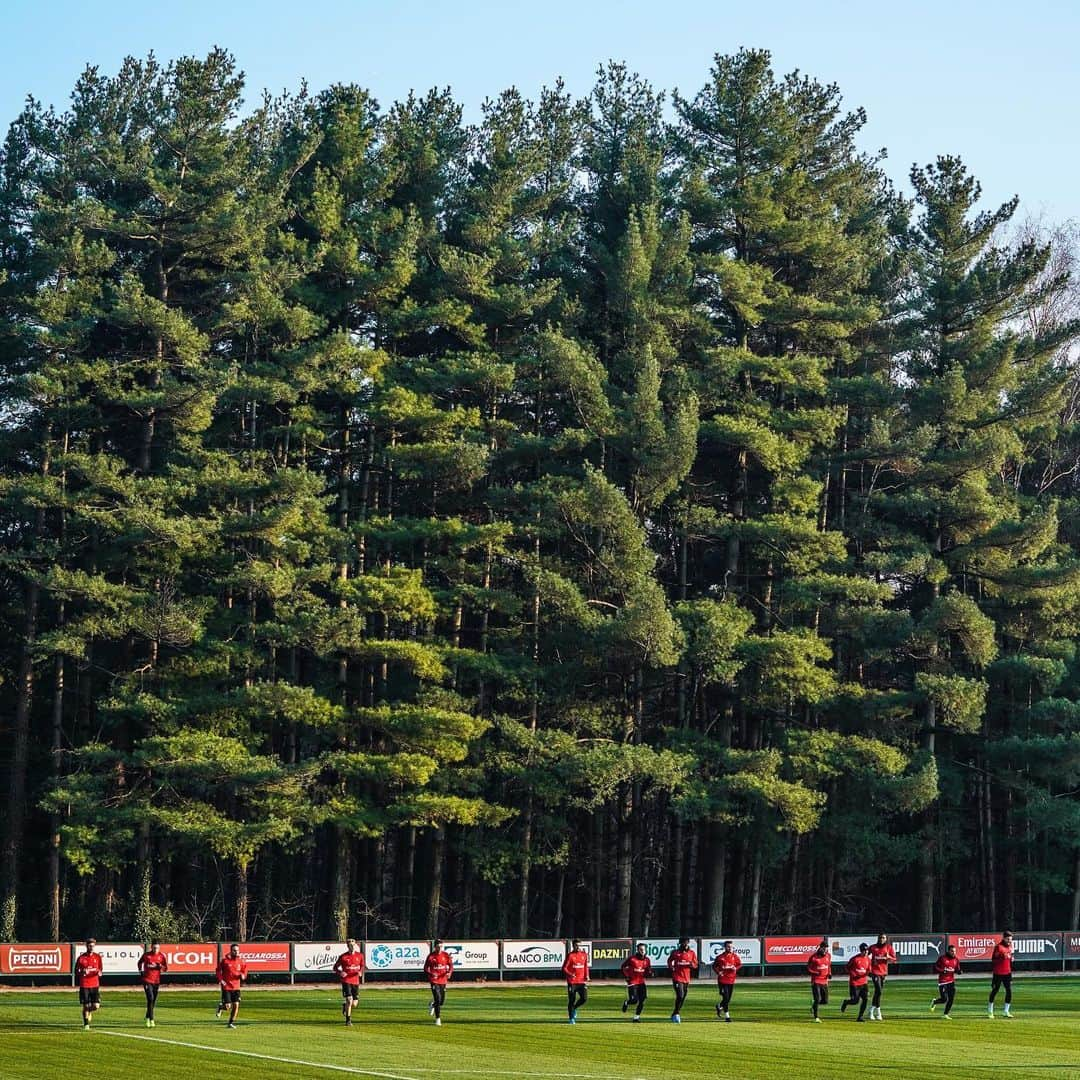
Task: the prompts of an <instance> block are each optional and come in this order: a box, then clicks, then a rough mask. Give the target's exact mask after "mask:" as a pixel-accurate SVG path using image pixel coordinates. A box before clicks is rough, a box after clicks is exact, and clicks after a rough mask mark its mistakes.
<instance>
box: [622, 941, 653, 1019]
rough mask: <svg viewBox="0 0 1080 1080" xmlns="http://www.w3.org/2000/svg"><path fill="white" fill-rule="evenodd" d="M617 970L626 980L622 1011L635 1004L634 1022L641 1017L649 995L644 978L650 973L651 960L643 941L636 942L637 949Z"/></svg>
mask: <svg viewBox="0 0 1080 1080" xmlns="http://www.w3.org/2000/svg"><path fill="white" fill-rule="evenodd" d="M619 970H620V971H621V972H622V975H623V978H624V979H625V980H626V1000H625V1001H623V1003H622V1011H623V1012H626V1010H627V1009H629V1008H630V1006H631V1005H635V1006H636V1008H635V1010H634V1022H635V1023H637V1022H638V1021H639V1020H640V1019H641V1010H642V1009H644V1008H645V999H646V998H647V997H648V996H649V988H648V987H647V986H646V985H645V980H646V979H647V978H649V976H650V975H652V961H651V960H650V959H649V957H648V951H647V949H646V947H645V942H644V941H639V942H638V947H637V951H636V952H634V953H633V954H632V955H630V956H628V957H627V958H626V959H625V960H624V961H623V962H622V966H621V967H620V968H619Z"/></svg>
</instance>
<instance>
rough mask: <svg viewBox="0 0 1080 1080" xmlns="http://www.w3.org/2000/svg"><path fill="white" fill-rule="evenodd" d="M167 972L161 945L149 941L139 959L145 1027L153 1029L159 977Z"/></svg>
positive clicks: (159, 984) (167, 965) (159, 985)
mask: <svg viewBox="0 0 1080 1080" xmlns="http://www.w3.org/2000/svg"><path fill="white" fill-rule="evenodd" d="M168 970H169V962H168V960H166V959H165V954H164V953H163V952H162V951H161V945H160V944H159V943H158V942H156V941H151V942H150V944H149V945H145V946H143V954H142V956H140V957H139V974H140V975H141V976H142V988H143V993H144V994H145V995H146V1026H147V1027H148V1028H152V1027H154V1006H155V1005H157V996H158V991H159V990H160V989H161V976H162V975H164V974H165V972H166V971H168Z"/></svg>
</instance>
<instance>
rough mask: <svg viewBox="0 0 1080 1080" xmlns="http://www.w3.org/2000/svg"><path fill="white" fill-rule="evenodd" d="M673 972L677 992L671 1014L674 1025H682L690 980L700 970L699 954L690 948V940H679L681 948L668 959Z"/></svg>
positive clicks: (670, 969) (672, 976) (672, 982)
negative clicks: (684, 1003) (683, 1008)
mask: <svg viewBox="0 0 1080 1080" xmlns="http://www.w3.org/2000/svg"><path fill="white" fill-rule="evenodd" d="M667 966H668V971H670V972H671V986H672V989H673V990H674V991H675V1007H674V1010H673V1011H672V1013H671V1022H672V1023H673V1024H681V1023H682V1015H681V1013H682V1007H683V1002H684V1001H685V1000H686V995H687V994H688V993H689V991H690V978H691V976H692V975H693V974H694V972H695V971H697V969H698V958H697V953H696V952H694V950H693V949H691V948H690V939H689V938H679V946H678V948H677V949H675V950H674V951H673V952H672V953H671V955H670V956H668V958H667Z"/></svg>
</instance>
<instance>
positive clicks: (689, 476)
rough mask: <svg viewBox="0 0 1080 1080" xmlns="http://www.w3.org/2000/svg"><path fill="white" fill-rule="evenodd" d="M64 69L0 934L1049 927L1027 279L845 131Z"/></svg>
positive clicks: (711, 80)
mask: <svg viewBox="0 0 1080 1080" xmlns="http://www.w3.org/2000/svg"><path fill="white" fill-rule="evenodd" d="M241 94H242V77H241V76H240V74H239V73H238V72H237V70H236V68H235V65H234V62H233V60H232V58H231V57H230V56H229V55H228V54H226V53H225V52H222V51H215V52H213V53H211V54H210V55H209V56H207V57H206V58H205V59H202V60H200V59H183V60H180V61H177V62H175V63H173V64H169V65H167V66H164V65H161V64H159V63H158V62H157V61H155V60H153V59H148V60H145V61H138V60H128V61H126V62H125V63H124V65H123V67H122V69H121V70H120V72H119V73H118V74H117V75H116V76H115V77H106V76H105V75H103V74H101V73H100V72H99V71H98V70H97V69H95V68H90V69H88V70H87V71H86V73H85V74H84V75H83V76H82V78H81V79H80V80H79V81H78V83H77V85H76V87H75V90H74V93H73V95H72V98H71V103H70V106H69V107H68V108H67V109H66V111H63V112H55V111H53V110H51V109H48V108H44V107H42V106H41V105H39V104H37V103H34V102H30V103H29V104H28V106H27V108H26V109H25V111H24V112H23V113H22V115H21V116H20V117H19V118H18V119H17V120H16V121H15V123H14V124H13V125H12V127H11V129H10V132H9V134H8V137H7V140H6V142H5V144H4V147H3V152H2V159H0V170H2V173H0V266H2V275H3V279H2V282H0V441H2V446H0V468H2V473H0V530H2V531H0V537H2V548H0V671H2V676H3V682H2V685H0V705H2V709H0V724H2V741H0V753H2V758H0V769H2V775H3V778H4V781H5V784H6V810H5V815H4V821H3V826H2V834H3V844H4V846H3V849H2V851H0V890H2V891H0V900H2V905H3V906H2V910H0V939H12V938H14V937H21V938H23V939H28V938H32V937H44V938H58V937H64V936H67V937H71V936H75V937H78V936H79V935H81V934H82V933H84V932H88V931H90V930H94V931H95V932H96V933H97V934H98V935H100V936H102V937H105V936H120V937H131V936H135V937H141V936H144V935H145V934H146V933H148V932H156V933H158V934H161V935H162V936H163V937H165V939H166V940H167V939H168V938H169V937H174V938H181V937H185V936H188V935H193V934H204V935H206V936H208V937H216V936H221V935H224V936H235V937H239V938H246V937H249V936H255V937H258V936H264V935H275V936H276V935H284V934H291V935H296V936H323V935H331V936H336V937H343V936H345V934H346V932H347V931H350V932H353V933H364V934H367V935H370V936H373V937H374V936H380V935H397V934H401V935H414V934H420V933H424V932H434V931H439V932H442V933H446V934H455V935H458V934H459V935H477V934H499V935H514V934H519V935H525V934H532V933H538V934H540V933H542V934H545V935H549V934H550V935H556V936H558V935H561V934H566V933H574V932H576V933H582V934H599V933H606V934H625V933H627V932H630V931H633V932H637V933H650V932H651V933H666V932H675V931H681V930H683V929H690V928H694V929H695V930H701V932H710V933H711V932H718V931H720V930H723V932H731V933H760V932H765V931H792V930H809V929H813V930H815V931H816V930H818V929H820V928H822V927H828V928H834V929H839V928H843V927H848V926H851V927H854V926H859V927H863V926H869V925H872V926H874V927H878V926H885V927H887V928H893V927H896V928H900V927H904V928H908V929H930V928H932V927H940V926H943V925H945V924H949V925H960V924H964V925H974V924H980V925H986V926H988V927H996V926H999V925H1002V924H1005V923H1008V924H1011V925H1013V926H1016V927H1021V928H1023V927H1029V928H1030V927H1046V926H1051V925H1053V926H1058V927H1060V926H1062V925H1063V924H1066V925H1068V926H1070V927H1074V928H1075V927H1078V926H1080V799H1078V797H1077V789H1078V788H1080V656H1078V655H1077V642H1078V640H1080V558H1078V551H1077V546H1078V544H1080V501H1078V495H1080V486H1078V478H1077V468H1078V464H1080V427H1078V402H1080V395H1078V384H1077V382H1076V380H1075V369H1074V365H1073V363H1072V360H1073V359H1074V357H1072V356H1071V354H1070V349H1071V347H1072V346H1071V343H1072V342H1073V341H1074V340H1075V338H1076V335H1077V332H1078V326H1077V323H1076V322H1075V321H1074V316H1075V314H1076V293H1075V290H1074V289H1073V286H1072V285H1071V284H1070V282H1069V278H1068V274H1067V272H1066V271H1067V268H1068V267H1067V264H1068V262H1069V259H1070V252H1069V250H1068V248H1067V247H1061V246H1057V247H1056V246H1055V245H1054V243H1052V242H1048V241H1046V240H1044V239H1042V238H1040V236H1039V234H1038V230H1027V234H1024V232H1023V231H1022V230H1021V231H1017V229H1016V228H1015V227H1014V226H1011V225H1010V219H1011V218H1012V217H1013V215H1014V212H1015V210H1016V205H1017V204H1016V203H1015V202H1009V203H1007V204H1006V205H1004V206H1002V207H1000V208H998V209H990V210H985V209H980V208H979V207H978V205H977V204H978V200H979V186H978V184H977V183H976V181H975V180H974V179H973V178H972V177H971V176H970V175H969V174H968V172H967V171H966V169H965V167H964V166H963V164H962V163H961V162H960V161H959V160H957V159H956V158H953V157H942V158H939V159H938V160H937V161H936V162H935V163H934V164H932V165H929V166H927V167H924V168H916V169H914V170H913V171H912V174H911V180H912V185H913V189H914V199H913V201H908V200H906V199H905V198H903V197H902V196H901V195H900V194H898V193H897V192H896V191H895V190H893V188H892V187H891V186H890V185H889V183H888V182H887V180H886V178H885V176H884V173H883V171H882V167H881V161H880V159H879V158H878V157H875V156H873V155H867V154H866V153H864V152H861V151H860V150H859V148H858V140H859V138H860V132H861V129H862V128H863V126H864V124H865V117H864V115H863V113H862V112H861V111H855V112H845V111H844V109H843V106H842V103H841V98H840V94H839V91H838V89H837V88H836V87H835V86H831V85H823V84H821V83H819V82H817V81H815V80H813V79H810V78H807V77H805V76H803V75H800V74H793V75H790V76H787V77H783V78H780V77H778V76H776V75H774V73H773V71H772V70H771V67H770V60H769V56H768V54H767V53H764V52H760V51H741V52H739V53H738V54H736V55H732V56H718V57H717V58H716V62H715V65H714V67H713V69H712V71H711V72H710V73H709V76H708V79H707V81H706V82H705V85H704V86H703V87H702V89H701V90H700V92H698V93H697V94H696V95H695V96H693V97H689V98H683V97H680V96H679V95H674V96H673V97H672V98H671V100H670V101H669V102H665V100H664V99H663V96H662V95H660V94H659V93H657V92H656V91H654V90H653V89H652V88H651V87H650V86H649V85H648V84H647V83H646V82H644V81H643V80H642V79H640V78H639V77H638V76H636V75H634V74H632V73H631V72H629V71H628V70H627V69H626V68H625V67H623V66H620V65H618V64H612V65H609V66H606V67H604V68H603V69H601V71H600V72H599V76H598V81H597V83H596V87H595V89H594V90H593V92H592V94H591V95H590V97H589V98H588V99H587V100H585V101H576V100H574V99H573V98H572V97H571V96H570V95H569V94H568V93H566V92H565V90H564V88H563V87H562V86H561V85H560V84H556V85H555V86H554V87H553V88H552V89H550V90H546V91H544V92H543V93H542V94H541V95H540V96H539V100H537V101H528V100H525V99H524V98H523V97H522V96H521V95H520V94H519V93H517V92H516V91H513V90H511V91H507V92H505V93H503V94H501V95H500V96H498V97H496V98H494V99H492V100H490V101H488V102H487V103H486V104H485V106H484V109H483V116H482V120H481V121H480V122H479V123H477V124H475V125H466V124H465V123H464V122H463V120H462V112H461V108H460V106H459V105H458V104H457V103H455V101H454V100H453V98H452V97H451V95H450V94H449V93H448V92H435V91H433V92H431V93H428V94H426V95H424V96H410V97H409V98H408V100H406V101H403V102H400V103H397V104H394V105H393V106H391V107H390V108H388V109H383V108H380V107H379V105H378V104H377V103H376V102H375V101H374V100H373V99H372V97H371V96H370V95H369V94H368V93H367V92H366V91H365V90H363V89H360V88H358V87H356V86H334V87H332V88H331V89H329V90H327V91H326V92H324V93H322V94H319V95H317V96H309V95H307V94H305V93H301V94H299V95H297V96H289V97H284V98H281V99H265V100H264V101H263V102H262V103H261V104H260V105H259V106H258V107H257V108H254V109H253V110H252V109H245V108H243V107H242V100H241Z"/></svg>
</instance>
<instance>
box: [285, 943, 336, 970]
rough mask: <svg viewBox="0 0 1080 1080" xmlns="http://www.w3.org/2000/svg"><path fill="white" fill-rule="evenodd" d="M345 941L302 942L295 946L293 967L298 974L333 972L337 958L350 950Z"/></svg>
mask: <svg viewBox="0 0 1080 1080" xmlns="http://www.w3.org/2000/svg"><path fill="white" fill-rule="evenodd" d="M348 947H349V946H348V945H346V944H345V942H344V941H302V942H298V943H297V944H296V945H294V946H293V967H294V968H295V969H296V971H297V972H311V973H312V974H316V973H319V972H331V971H333V970H334V964H336V963H337V958H338V957H339V956H340V955H341V954H342V953H343V952H345V951H346V949H348Z"/></svg>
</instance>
